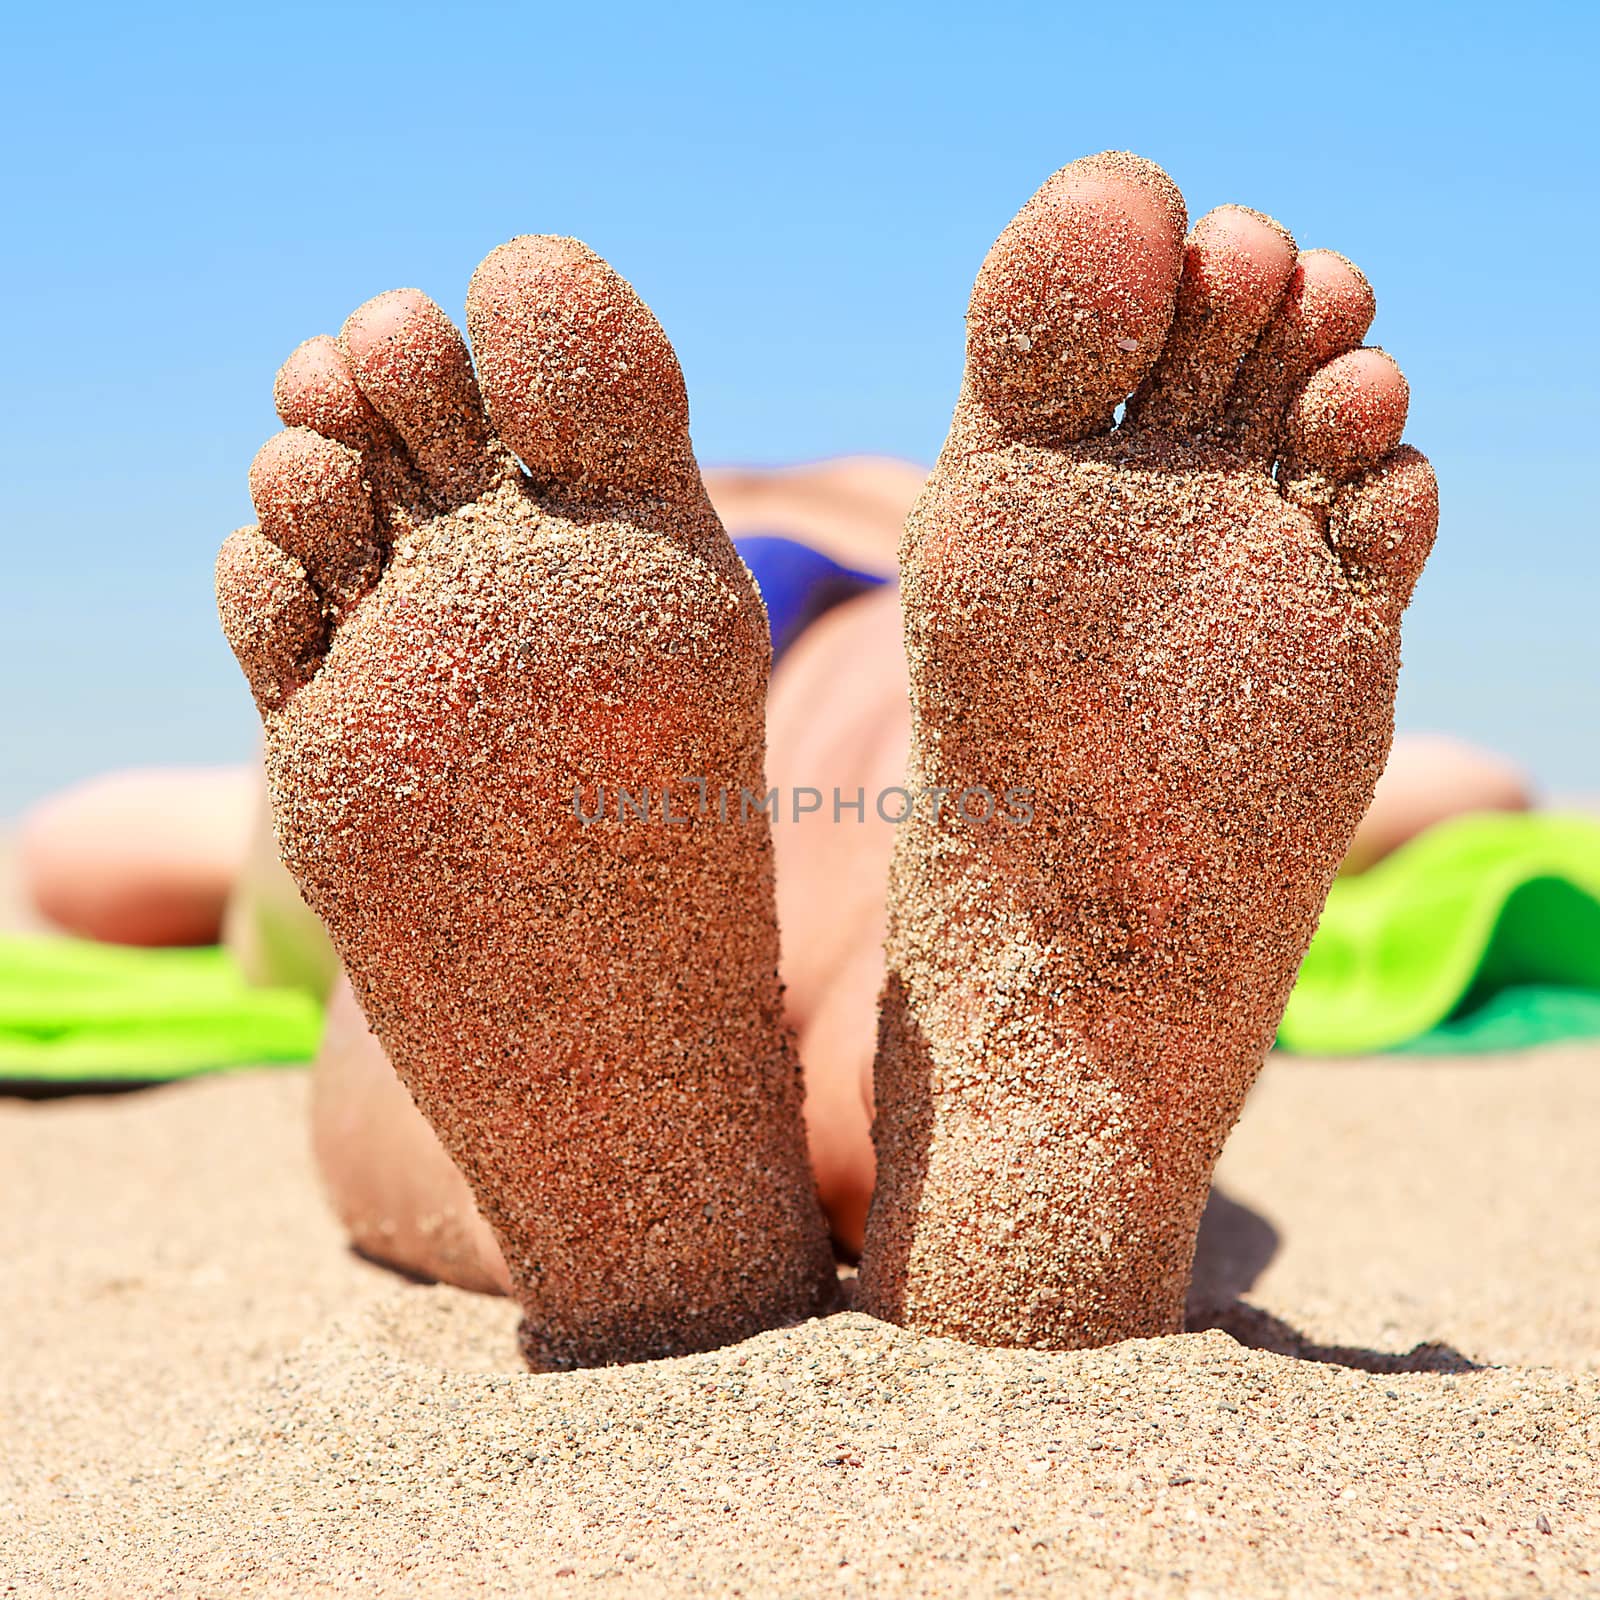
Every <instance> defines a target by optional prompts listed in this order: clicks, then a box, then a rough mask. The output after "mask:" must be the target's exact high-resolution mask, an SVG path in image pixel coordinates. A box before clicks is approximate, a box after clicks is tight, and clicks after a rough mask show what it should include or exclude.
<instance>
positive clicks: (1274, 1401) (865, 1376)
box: [0, 1048, 1600, 1597]
mask: <svg viewBox="0 0 1600 1600" xmlns="http://www.w3.org/2000/svg"><path fill="white" fill-rule="evenodd" d="M306 1091H307V1082H306V1078H305V1075H304V1074H303V1073H301V1072H298V1071H286V1070H279V1071H275V1072H269V1073H243V1074H238V1075H235V1076H231V1077H227V1078H217V1079H212V1080H209V1081H201V1082H193V1083H189V1084H186V1085H181V1086H176V1087H171V1088H164V1089H158V1090H152V1091H147V1092H143V1093H135V1094H128V1095H121V1096H116V1097H108V1098H82V1099H75V1100H62V1101H48V1102H41V1103H24V1102H16V1101H6V1102H0V1185H3V1194H4V1205H3V1210H0V1218H3V1220H0V1229H3V1231H4V1236H5V1246H4V1251H5V1256H4V1259H5V1262H6V1267H7V1281H6V1288H5V1294H4V1299H3V1302H0V1303H3V1307H4V1310H3V1313H0V1323H3V1336H4V1350H5V1361H4V1364H3V1371H0V1416H3V1419H4V1420H3V1424H0V1426H3V1436H4V1439H5V1449H4V1451H3V1452H0V1502H3V1503H0V1589H3V1590H4V1592H6V1593H17V1594H22V1595H35V1594H57V1593H71V1594H90V1595H117V1596H124V1597H135V1596H144V1595H185V1594H200V1593H203V1594H206V1595H208V1596H225V1595H254V1594H263V1595H265V1594H271V1595H286V1594H296V1595H300V1594H315V1595H346V1594H389V1595H408V1594H417V1593H427V1594H429V1595H454V1594H468V1593H471V1594H480V1593H488V1594H499V1593H533V1594H540V1595H545V1594H562V1593H567V1592H572V1593H577V1592H580V1591H581V1592H584V1593H617V1594H628V1595H650V1594H667V1595H701V1594H709V1595H714V1596H716V1595H759V1594H783V1595H807V1594H854V1593H874V1594H875V1593H883V1594H961V1595H969V1594H980V1595H987V1594H996V1595H1001V1594H1015V1595H1031V1594H1046V1593H1049V1594H1067V1593H1070V1594H1074V1595H1101V1594H1105V1595H1135V1596H1142V1595H1165V1594H1174V1595H1176V1594H1186V1595H1201V1594H1213V1595H1222V1594H1228V1595H1247V1596H1265V1595H1280V1594H1281V1595H1296V1596H1298V1595H1346V1594H1348V1595H1363V1596H1376V1595H1384V1594H1396V1595H1399V1594H1404V1595H1435V1594H1437V1595H1451V1596H1454V1595H1524V1594H1527V1595H1533V1594H1539V1595H1548V1594H1563V1595H1565V1594H1573V1595H1576V1594H1591V1593H1595V1592H1600V1485H1597V1481H1596V1476H1597V1475H1596V1467H1595V1463H1596V1459H1597V1455H1600V1280H1597V1274H1596V1271H1595V1268H1596V1263H1597V1262H1600V1163H1597V1162H1596V1160H1595V1157H1594V1151H1595V1146H1596V1135H1597V1134H1600V1051H1596V1050H1595V1049H1592V1048H1589V1049H1562V1050H1549V1051H1545V1052H1542V1053H1538V1054H1533V1055H1527V1056H1523V1057H1520V1058H1517V1059H1499V1060H1474V1061H1467V1060H1451V1061H1439V1060H1430V1061H1406V1060H1403V1059H1391V1060H1388V1061H1383V1062H1355V1063H1331V1062H1330V1063H1322V1062H1306V1061H1297V1060H1291V1059H1286V1058H1276V1059H1274V1060H1273V1061H1272V1062H1271V1063H1270V1064H1269V1066H1268V1068H1267V1070H1266V1072H1265V1074H1264V1075H1263V1077H1262V1080H1261V1082H1260V1083H1259V1085H1258V1087H1257V1089H1256V1091H1255V1093H1254V1094H1253V1096H1252V1098H1251V1101H1250V1103H1249V1106H1248V1108H1247V1110H1246V1112H1245V1116H1244V1119H1243V1121H1242V1123H1241V1125H1240V1126H1239V1128H1238V1130H1237V1132H1236V1133H1235V1135H1234V1138H1233V1139H1232V1141H1231V1142H1230V1144H1229V1146H1228V1149H1227V1152H1226V1154H1225V1155H1224V1157H1223V1161H1222V1165H1221V1168H1220V1171H1219V1175H1218V1186H1217V1194H1216V1196H1215V1198H1214V1200H1213V1204H1212V1207H1211V1210H1210V1212H1209V1214H1208V1220H1207V1225H1206V1228H1205V1230H1204V1234H1203V1245H1202V1260H1201V1270H1200V1287H1199V1289H1198V1291H1197V1294H1196V1297H1195V1299H1196V1310H1195V1316H1194V1317H1193V1319H1192V1320H1193V1321H1194V1322H1195V1323H1197V1324H1207V1323H1210V1324H1215V1325H1214V1326H1210V1327H1208V1328H1205V1330H1204V1331H1198V1332H1191V1333H1187V1334H1184V1335H1180V1336H1177V1337H1173V1338H1166V1339H1159V1340H1149V1341H1137V1342H1131V1343H1126V1344H1121V1345H1116V1346H1113V1347H1111V1348H1108V1349H1102V1350H1097V1351H1086V1352H1075V1353H1071V1354H1030V1353H1018V1352H1003V1351H985V1350H979V1349H975V1348H971V1347H967V1346H963V1345H960V1344H956V1343H953V1342H950V1341H946V1340H940V1339H929V1338H922V1337H919V1336H915V1335H911V1334H907V1333H903V1332H901V1331H898V1330H896V1329H893V1328H890V1327H888V1326H886V1325H884V1324H882V1323H878V1322H874V1321H872V1320H871V1319H869V1318H867V1317H865V1316H863V1315H860V1314H858V1313H853V1312H845V1313H841V1314H839V1315H835V1316H832V1317H828V1318H825V1319H823V1320H820V1321H815V1322H811V1323H807V1324H805V1325H803V1326H800V1327H796V1328H789V1329H783V1330H780V1331H777V1332H772V1333H767V1334H763V1335H760V1336H759V1337H757V1338H755V1339H752V1340H750V1341H748V1342H746V1343H744V1344H740V1345H736V1346H733V1347H731V1348H728V1349H725V1350H721V1351H717V1352H713V1353H711V1354H706V1355H699V1356H693V1357H689V1358H686V1359H682V1360H676V1361H667V1362H659V1363H651V1364H646V1365H640V1366H634V1367H623V1368H611V1369H606V1370H598V1371H589V1372H578V1373H570V1374H557V1375H543V1376H540V1375H532V1374H529V1373H526V1372H525V1371H523V1370H521V1369H520V1367H519V1365H518V1361H517V1356H516V1341H515V1327H516V1309H515V1307H514V1306H513V1305H512V1304H511V1303H510V1302H507V1301H499V1300H493V1299H487V1298H482V1297H478V1296H474V1295H469V1294H465V1293H461V1292H458V1291H453V1290H447V1289H442V1288H437V1287H428V1286H423V1285H418V1284H415V1283H410V1282H407V1281H405V1280H402V1279H400V1278H398V1277H396V1276H394V1275H393V1274H390V1273H388V1272H385V1271H382V1270H380V1269H378V1268H376V1267H374V1266H371V1265H369V1264H367V1263H365V1262H363V1261H361V1260H359V1259H357V1258H355V1257H354V1256H352V1255H351V1254H349V1253H348V1252H347V1251H346V1250H345V1249H344V1248H343V1245H342V1242H341V1239H340V1236H339V1234H338V1232H337V1230H336V1228H335V1226H334V1224H333V1222H332V1220H331V1218H330V1217H329V1215H328V1214H327V1213H326V1211H325V1210H324V1208H323V1205H322V1201H321V1197H320V1196H319V1194H318V1192H317V1188H316V1184H315V1181H314V1178H313V1176H312V1171H311V1166H310V1162H309V1159H308V1156H307V1152H306V1136H305V1128H306ZM1240 1340H1243V1341H1246V1342H1244V1343H1241V1342H1239V1341H1240ZM7 1584H8V1585H9V1587H6V1585H7Z"/></svg>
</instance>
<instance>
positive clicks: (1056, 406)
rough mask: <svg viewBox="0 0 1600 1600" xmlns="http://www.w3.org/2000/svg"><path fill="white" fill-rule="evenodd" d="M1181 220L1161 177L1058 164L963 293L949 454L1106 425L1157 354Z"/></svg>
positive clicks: (1123, 160) (1136, 170)
mask: <svg viewBox="0 0 1600 1600" xmlns="http://www.w3.org/2000/svg"><path fill="white" fill-rule="evenodd" d="M1184 221H1185V219H1184V208H1183V197H1182V195H1180V194H1179V193H1178V190H1177V186H1176V185H1175V184H1174V183H1173V182H1172V180H1171V179H1170V178H1169V177H1168V176H1167V175H1166V173H1164V172H1163V171H1162V170H1161V168H1160V167H1158V166H1155V165H1154V164H1152V163H1151V162H1148V161H1144V160H1141V159H1140V158H1139V157H1137V156H1130V155H1123V154H1120V153H1107V154H1104V155H1098V156H1090V157H1088V158H1087V159H1085V160H1083V161H1075V162H1073V163H1072V165H1071V166H1068V167H1063V168H1062V169H1061V171H1060V172H1058V173H1056V175H1055V176H1054V177H1053V178H1051V179H1050V180H1049V181H1048V182H1047V183H1046V184H1045V185H1044V187H1043V188H1042V189H1040V190H1039V192H1038V193H1037V194H1036V195H1034V197H1033V198H1032V199H1031V200H1030V201H1028V203H1027V204H1026V205H1025V206H1024V207H1023V208H1022V210H1021V211H1020V212H1018V214H1017V216H1016V219H1015V220H1014V221H1013V222H1012V223H1011V225H1010V226H1009V227H1008V228H1007V229H1006V230H1005V232H1004V233H1002V234H1001V235H1000V237H999V239H998V240H996V241H995V245H994V248H993V249H992V250H991V251H990V252H989V254H988V257H987V259H986V260H985V261H984V263H983V266H982V268H981V269H980V271H979V273H978V281H977V283H976V284H975V285H974V287H973V291H972V300H971V303H970V305H969V307H968V310H967V372H966V380H965V386H964V393H963V401H964V404H963V407H962V414H961V415H959V416H958V419H957V436H958V437H957V439H956V443H957V446H958V448H959V447H962V446H963V445H966V446H968V447H981V446H983V445H986V444H988V443H991V442H993V441H994V439H995V437H996V436H998V437H999V438H1011V439H1028V440H1035V441H1038V442H1041V443H1044V442H1052V443H1067V442H1070V441H1071V440H1073V439H1080V438H1083V437H1085V436H1086V435H1088V434H1091V433H1094V432H1096V431H1100V430H1103V429H1105V428H1107V427H1109V425H1110V423H1111V418H1112V413H1113V412H1114V410H1115V409H1116V407H1117V405H1118V404H1119V403H1120V402H1121V401H1122V400H1124V399H1125V398H1126V397H1127V396H1128V395H1129V394H1130V393H1131V392H1132V391H1133V390H1134V389H1135V388H1137V387H1138V385H1139V383H1140V382H1141V381H1142V380H1143V378H1144V377H1145V375H1146V374H1147V373H1148V372H1149V370H1150V368H1151V366H1152V365H1153V364H1154V362H1155V359H1156V357H1157V355H1158V354H1159V353H1160V350H1161V343H1162V340H1163V338H1164V337H1165V336H1166V332H1167V326H1168V324H1169V323H1170V321H1171V320H1172V309H1173V301H1174V296H1175V294H1176V292H1177V285H1178V278H1179V274H1180V272H1181V270H1182V266H1183V233H1184ZM963 432H966V433H968V434H970V439H967V440H964V439H962V438H961V437H959V436H960V435H961V434H962V433H963Z"/></svg>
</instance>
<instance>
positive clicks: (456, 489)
mask: <svg viewBox="0 0 1600 1600" xmlns="http://www.w3.org/2000/svg"><path fill="white" fill-rule="evenodd" d="M339 343H340V348H341V350H342V352H343V354H344V356H345V358H346V359H347V360H348V362H349V364H350V371H351V373H352V374H353V376H354V378H355V381H356V383H357V384H358V385H359V386H360V389H361V392H362V393H363V394H364V395H365V396H366V398H367V399H368V400H369V401H370V402H371V403H372V405H373V407H374V408H375V409H376V410H377V411H378V413H379V414H380V415H381V416H382V417H383V418H384V419H385V420H386V421H387V422H388V423H389V424H390V426H392V427H393V429H394V430H395V432H396V433H397V434H399V436H400V438H401V441H402V442H403V443H404V445H405V447H406V450H407V452H408V453H409V455H410V457H411V460H412V462H413V463H414V465H415V466H416V468H417V471H418V472H419V473H420V474H421V477H422V479H423V482H424V483H425V484H426V486H427V489H428V492H429V494H430V495H431V496H432V497H433V498H434V500H435V501H436V502H437V503H439V504H442V505H446V506H456V505H460V504H461V503H462V502H463V501H466V500H471V499H473V498H475V497H476V496H477V495H480V494H482V493H483V491H484V490H485V489H487V488H488V487H489V485H490V484H491V483H492V482H493V481H494V479H495V477H496V467H497V463H496V460H495V452H494V448H493V440H492V439H491V436H490V433H489V424H488V419H487V418H486V417H485V416H484V414H483V406H482V403H481V401H480V400H479V396H478V385H477V380H476V379H475V378H474V377H473V375H472V362H471V360H470V359H469V358H468V356H467V347H466V343H465V341H464V340H463V339H462V337H461V335H460V334H459V333H458V332H457V331H456V327H455V324H454V323H452V322H451V320H450V319H449V318H448V317H447V316H446V315H445V314H444V312H443V311H441V310H440V309H439V307H438V306H436V305H435V304H434V303H433V301H432V300H430V299H429V298H428V297H427V295H425V294H423V293H422V292H421V291H420V290H418V289H392V290H390V291H389V292H388V293H387V294H380V295H378V296H377V297H376V298H375V299H372V300H369V301H367V303H366V304H365V305H364V306H360V307H358V308H357V309H356V310H355V311H353V312H351V314H350V316H349V318H348V320H347V321H346V322H345V325H344V328H343V330H342V332H341V333H340V335H339Z"/></svg>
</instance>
